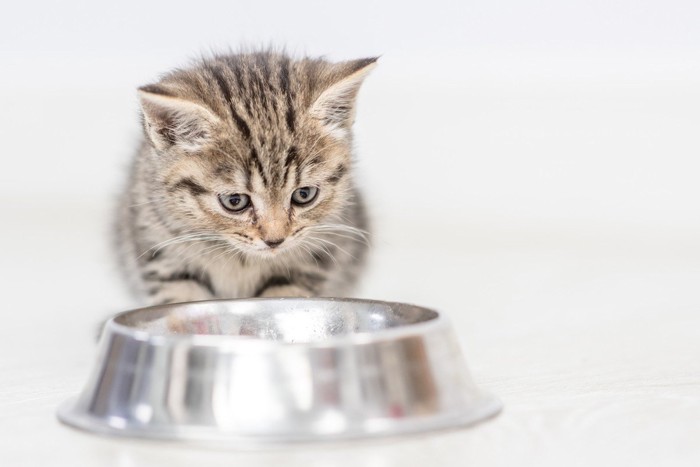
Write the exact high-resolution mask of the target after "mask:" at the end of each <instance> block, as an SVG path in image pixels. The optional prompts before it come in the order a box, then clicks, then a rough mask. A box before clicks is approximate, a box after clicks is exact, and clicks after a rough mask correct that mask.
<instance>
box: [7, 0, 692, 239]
mask: <svg viewBox="0 0 700 467" xmlns="http://www.w3.org/2000/svg"><path fill="white" fill-rule="evenodd" d="M699 19H700V5H699V4H698V3H697V2H693V1H686V2H683V1H664V2H659V1H651V0H644V1H622V2H609V1H585V2H584V1H574V2H572V1H568V2H559V1H537V2H518V1H497V2H493V1H476V2H475V1H469V2H454V1H453V2H447V1H440V0H438V1H433V2H428V3H423V2H421V3H412V2H374V1H357V2H352V3H333V2H321V1H318V2H308V1H295V2H264V1H261V2H230V1H229V2H211V1H202V2H197V3H196V4H195V3H192V2H137V1H129V0H126V1H122V2H89V1H85V2H79V1H75V0H73V1H67V2H39V3H38V4H37V3H24V2H20V3H17V4H14V5H12V6H11V7H8V8H5V11H4V13H3V14H2V15H0V63H2V70H3V72H2V74H1V75H0V89H1V90H0V96H1V99H2V101H1V104H2V113H0V119H1V120H0V128H1V130H0V131H2V132H3V145H2V158H3V163H4V164H6V170H3V171H2V173H1V174H0V182H1V183H0V190H1V191H0V193H2V194H3V195H10V196H16V195H20V194H21V195H23V196H26V195H30V196H42V197H43V196H45V195H50V196H52V197H53V196H59V195H79V196H80V197H107V196H109V195H110V194H112V193H113V192H115V191H117V190H118V187H119V183H120V182H121V180H123V178H124V173H123V168H124V166H125V164H126V161H127V160H128V159H129V157H130V156H131V152H132V148H133V147H134V144H135V140H136V137H137V134H138V126H137V118H136V112H137V110H136V100H135V92H134V89H135V87H136V86H138V85H140V84H144V83H148V82H150V81H153V80H154V79H155V78H156V77H157V76H158V74H159V73H162V72H164V71H166V70H168V69H170V68H171V67H174V66H178V65H183V64H186V63H187V62H188V60H189V59H191V58H192V57H196V56H197V55H198V54H200V53H202V52H206V51H207V50H211V49H214V50H222V49H225V48H227V47H233V48H236V47H237V46H238V45H240V44H241V43H245V44H252V45H254V44H261V43H262V44H277V45H284V46H286V47H287V49H288V50H289V51H291V52H295V53H298V54H302V53H308V54H312V55H319V54H323V55H327V56H328V57H330V58H332V59H337V60H341V59H349V58H355V57H362V56H372V55H381V56H382V58H381V61H380V66H379V67H378V68H377V69H376V71H375V73H374V75H373V76H371V78H370V79H369V80H368V81H367V83H366V87H365V89H364V90H363V92H362V95H361V98H360V114H359V116H358V123H357V132H358V136H359V138H358V158H359V161H360V167H361V169H362V172H363V174H364V175H365V179H366V185H367V186H368V189H369V190H370V192H371V193H372V194H373V197H372V200H371V201H372V204H373V206H374V207H375V212H376V213H378V214H380V215H381V216H386V215H388V216H394V215H400V216H402V217H406V218H410V219H417V220H418V221H419V222H421V223H423V222H425V223H429V222H434V221H435V220H438V219H439V220H449V221H450V222H460V223H462V222H466V223H470V224H472V223H474V224H477V225H483V224H484V222H486V223H489V224H490V223H493V222H497V223H499V224H505V225H514V224H518V225H523V224H527V225H528V226H529V227H533V226H534V225H535V224H537V225H540V224H542V223H544V224H549V223H556V224H557V225H562V226H564V225H565V226H571V227H572V228H577V229H579V228H583V229H589V228H600V229H610V228H613V229H614V228H616V227H617V226H620V225H624V226H627V225H629V226H635V227H636V226H638V225H639V224H643V225H646V226H654V227H667V228H671V229H673V228H678V229H698V227H699V226H700V215H699V212H698V209H697V204H696V200H697V199H698V194H700V188H699V186H700V184H698V183H696V178H697V177H696V174H697V172H698V168H699V167H700V165H699V164H698V162H697V161H698V158H697V155H698V148H699V146H700V143H698V138H697V137H695V130H696V129H697V127H698V123H699V121H698V118H699V116H698V112H697V109H698V107H699V105H698V104H700V91H699V90H698V86H697V85H698V78H700V61H699V60H698V59H697V58H698V56H700V27H698V24H699V22H698V20H699Z"/></svg>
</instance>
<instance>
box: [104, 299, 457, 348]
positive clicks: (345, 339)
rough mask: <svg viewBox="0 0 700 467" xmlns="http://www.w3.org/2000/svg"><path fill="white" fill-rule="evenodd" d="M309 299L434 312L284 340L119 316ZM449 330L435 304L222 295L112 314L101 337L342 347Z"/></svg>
mask: <svg viewBox="0 0 700 467" xmlns="http://www.w3.org/2000/svg"><path fill="white" fill-rule="evenodd" d="M291 300H295V301H299V300H301V301H309V302H353V303H365V304H375V305H376V304H380V305H388V306H390V307H392V308H393V307H396V306H401V307H411V308H417V309H420V310H422V311H428V312H431V313H434V314H435V316H434V317H432V318H430V319H428V320H425V321H420V322H417V323H408V324H405V325H400V326H396V327H390V328H385V329H380V330H377V331H362V332H356V333H350V334H341V335H335V336H328V337H326V338H324V339H321V340H317V341H296V342H292V341H283V340H272V339H264V338H258V337H254V336H241V335H235V334H234V335H228V334H153V333H150V332H148V331H147V330H143V329H137V328H133V327H130V326H127V325H125V324H120V323H118V322H117V321H116V320H117V319H118V318H120V317H122V316H124V315H128V314H131V313H137V312H143V311H147V310H158V309H168V308H175V307H180V306H186V305H200V304H201V305H206V304H216V303H222V302H272V301H274V302H283V301H291ZM442 329H446V330H449V329H450V326H449V320H448V319H447V318H446V317H445V316H444V314H443V313H440V312H438V311H437V310H435V309H433V308H428V307H424V306H420V305H414V304H412V303H405V302H394V301H383V300H372V299H362V298H345V297H343V298H338V297H310V298H305V297H280V298H259V297H255V298H220V299H212V300H200V301H192V302H178V303H170V304H164V305H153V306H147V307H140V308H133V309H130V310H126V311H123V312H120V313H117V314H116V315H114V316H112V317H111V318H110V319H109V320H108V321H107V322H106V324H105V327H104V331H103V332H102V338H104V337H105V336H106V335H107V334H110V333H111V334H117V335H119V336H122V337H127V338H130V339H133V340H136V341H141V342H144V343H148V344H150V345H158V346H160V345H172V344H179V343H184V342H186V343H188V344H190V345H194V346H198V347H218V348H222V349H224V348H226V349H228V348H241V347H244V348H247V349H253V348H256V349H279V348H281V347H284V348H288V347H304V348H328V347H343V346H350V345H363V344H374V343H378V342H384V341H396V340H401V339H410V338H411V337H414V336H417V335H424V334H428V333H430V332H431V331H436V330H442Z"/></svg>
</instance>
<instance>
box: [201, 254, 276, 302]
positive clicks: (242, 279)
mask: <svg viewBox="0 0 700 467" xmlns="http://www.w3.org/2000/svg"><path fill="white" fill-rule="evenodd" d="M206 271H207V274H208V275H209V277H210V280H211V284H212V286H213V288H214V291H215V292H216V295H217V297H218V298H244V297H252V296H253V295H254V294H255V292H256V291H257V290H258V288H259V287H260V284H261V283H263V282H264V281H265V279H266V278H267V277H269V275H270V274H272V269H271V267H270V266H269V265H266V264H265V263H253V262H250V261H240V260H238V259H234V258H216V259H214V260H212V261H209V262H208V264H207V265H206Z"/></svg>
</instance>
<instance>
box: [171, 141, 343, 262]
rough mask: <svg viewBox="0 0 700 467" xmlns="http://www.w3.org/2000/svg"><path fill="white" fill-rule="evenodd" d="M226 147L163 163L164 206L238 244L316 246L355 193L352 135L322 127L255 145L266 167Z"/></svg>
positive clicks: (251, 247)
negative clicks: (307, 133)
mask: <svg viewBox="0 0 700 467" xmlns="http://www.w3.org/2000/svg"><path fill="white" fill-rule="evenodd" d="M319 130H320V129H319ZM310 142H311V143H313V144H309V143H310ZM226 146H227V145H226V144H220V145H219V146H218V148H217V149H213V150H212V149H210V150H207V151H205V152H203V153H202V154H188V155H182V156H180V157H178V158H176V159H174V160H172V161H171V162H170V163H169V164H166V165H165V167H164V169H165V171H164V172H165V174H166V176H165V177H164V180H163V189H164V190H163V191H164V192H165V193H167V195H166V199H167V203H166V204H165V205H164V206H163V207H164V208H166V209H167V215H168V216H169V217H170V218H171V219H172V220H173V221H175V220H176V222H177V227H178V230H180V231H183V232H184V231H193V232H206V233H215V234H216V235H218V236H220V237H222V238H224V239H225V240H227V241H228V242H229V243H230V244H231V245H232V246H233V247H234V248H235V249H236V250H238V251H241V252H244V253H246V254H253V255H256V256H260V257H262V258H274V257H279V256H280V255H284V254H287V253H293V252H294V251H295V250H297V249H301V250H303V249H304V248H307V247H311V246H312V245H314V244H315V245H318V234H319V233H322V232H323V231H324V229H327V228H328V227H329V226H330V225H332V224H335V223H337V222H339V221H341V219H340V215H341V213H342V210H343V209H344V208H345V207H346V206H347V205H348V203H349V202H350V201H351V200H350V198H351V196H352V190H351V187H352V183H351V178H350V164H351V156H350V144H349V142H348V141H347V140H337V139H335V138H333V137H331V136H328V135H324V134H322V133H320V132H319V133H318V134H316V135H315V137H314V138H313V139H312V138H300V139H298V141H297V142H296V143H291V142H289V143H285V144H270V143H267V144H265V147H271V148H274V149H271V150H270V151H269V152H268V151H266V150H265V149H264V148H258V149H257V150H256V151H257V152H258V156H259V158H260V160H261V165H262V167H261V168H256V167H255V164H253V167H249V166H248V164H242V163H241V162H240V160H239V159H238V158H237V157H231V156H229V154H230V153H229V152H228V151H225V150H222V149H221V148H226ZM241 146H243V147H245V146H244V145H243V143H241ZM239 149H240V146H239ZM229 150H231V149H229ZM260 169H262V170H260ZM315 234H316V235H315Z"/></svg>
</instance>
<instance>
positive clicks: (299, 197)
mask: <svg viewBox="0 0 700 467" xmlns="http://www.w3.org/2000/svg"><path fill="white" fill-rule="evenodd" d="M316 195H318V188H316V187H315V186H304V187H301V188H297V189H296V190H294V193H292V203H294V204H297V205H299V206H301V205H304V204H309V203H310V202H311V201H313V200H314V199H316Z"/></svg>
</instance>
